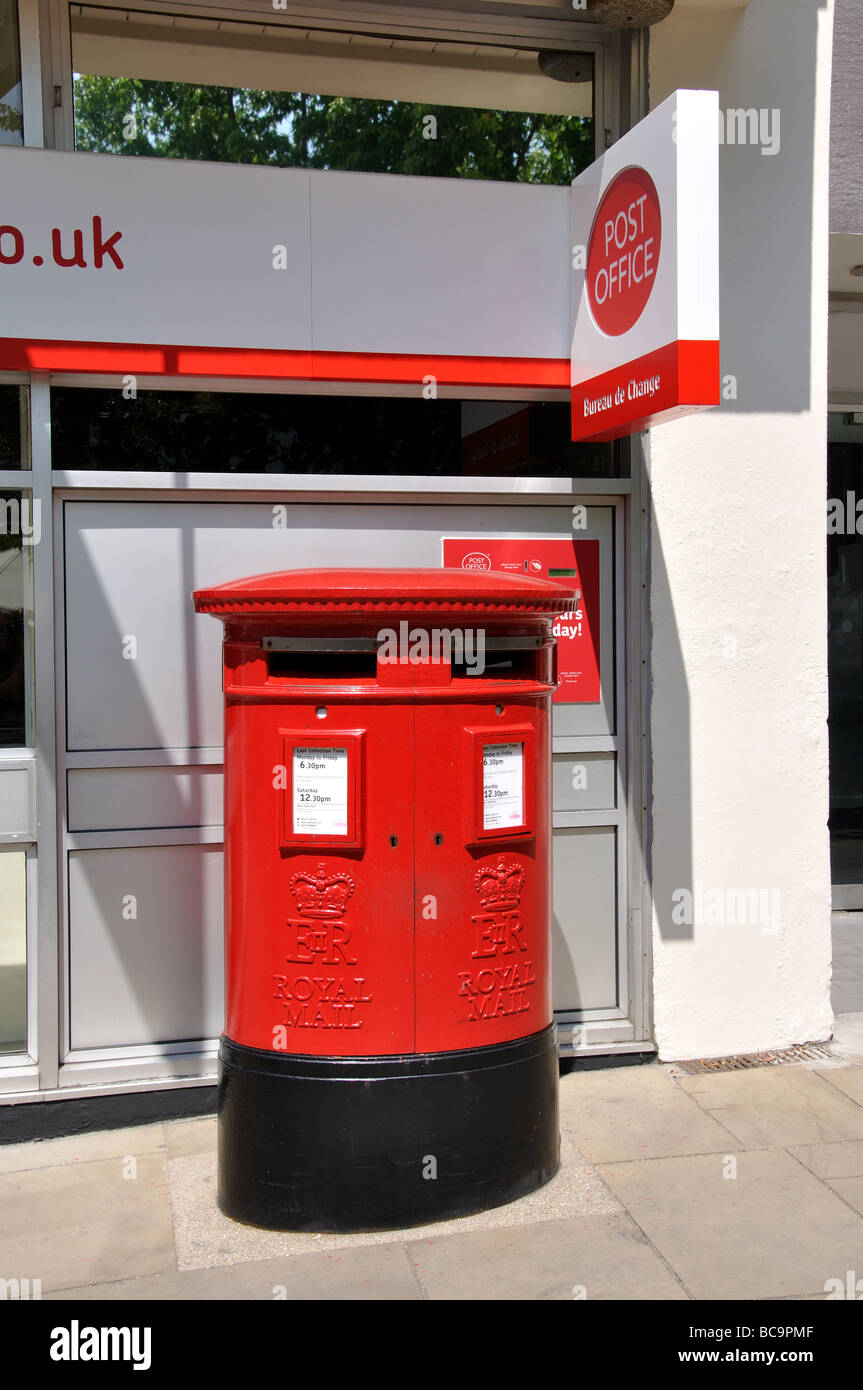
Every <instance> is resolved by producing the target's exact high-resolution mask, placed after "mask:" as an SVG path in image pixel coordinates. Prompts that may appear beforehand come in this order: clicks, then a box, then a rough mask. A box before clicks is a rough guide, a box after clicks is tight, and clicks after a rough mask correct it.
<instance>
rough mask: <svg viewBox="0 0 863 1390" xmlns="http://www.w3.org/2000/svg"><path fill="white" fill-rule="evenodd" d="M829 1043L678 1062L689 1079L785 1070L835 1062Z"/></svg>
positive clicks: (798, 1044) (799, 1045) (802, 1044)
mask: <svg viewBox="0 0 863 1390" xmlns="http://www.w3.org/2000/svg"><path fill="white" fill-rule="evenodd" d="M835 1061H836V1058H835V1056H834V1054H833V1053H832V1052H831V1051H830V1048H829V1046H828V1044H827V1043H796V1044H795V1045H794V1047H784V1048H782V1049H781V1050H780V1051H778V1052H745V1053H743V1054H741V1055H740V1056H739V1057H698V1058H694V1059H693V1060H692V1061H688V1062H675V1063H674V1065H675V1067H676V1068H677V1069H678V1071H681V1072H683V1074H684V1075H685V1076H702V1075H703V1074H704V1073H705V1072H713V1071H745V1070H746V1069H747V1068H749V1067H785V1066H788V1064H789V1063H790V1062H835Z"/></svg>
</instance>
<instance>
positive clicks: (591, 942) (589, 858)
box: [552, 826, 619, 1013]
mask: <svg viewBox="0 0 863 1390" xmlns="http://www.w3.org/2000/svg"><path fill="white" fill-rule="evenodd" d="M616 839H617V832H616V830H615V828H614V827H613V826H599V827H593V828H585V829H580V830H555V832H554V836H553V840H552V862H553V878H554V916H553V923H552V926H553V943H552V993H553V1000H554V1008H555V1010H561V1011H566V1012H568V1013H569V1012H572V1011H573V1010H577V1011H579V1012H582V1011H584V1010H590V1009H614V1008H617V1007H618V1004H619V986H618V974H617V945H616V941H617V863H616Z"/></svg>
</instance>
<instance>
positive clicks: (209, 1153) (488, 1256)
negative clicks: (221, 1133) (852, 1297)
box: [0, 1015, 863, 1300]
mask: <svg viewBox="0 0 863 1390" xmlns="http://www.w3.org/2000/svg"><path fill="white" fill-rule="evenodd" d="M839 1022H841V1028H840V1029H839V1031H838V1035H837V1036H838V1041H837V1043H836V1044H835V1045H834V1046H833V1047H832V1049H831V1054H832V1055H831V1058H830V1060H828V1061H820V1062H817V1063H812V1062H810V1063H802V1064H799V1063H798V1064H794V1065H786V1066H770V1067H763V1068H757V1069H752V1070H745V1071H731V1072H720V1073H716V1074H711V1075H697V1076H691V1075H685V1074H683V1072H682V1071H681V1069H680V1068H677V1067H675V1066H674V1065H670V1066H668V1065H661V1064H659V1063H648V1064H644V1065H639V1066H626V1067H608V1068H602V1069H596V1070H588V1071H583V1070H579V1071H573V1072H571V1073H570V1074H568V1075H565V1076H563V1077H562V1078H561V1132H562V1148H563V1163H562V1167H561V1171H560V1173H559V1174H558V1176H557V1177H556V1178H555V1179H554V1180H553V1181H552V1182H551V1183H549V1184H548V1185H547V1186H546V1187H544V1188H543V1189H542V1190H541V1191H540V1192H537V1193H534V1194H533V1195H532V1196H530V1197H527V1198H524V1199H522V1200H521V1201H519V1202H515V1203H512V1204H511V1205H509V1206H505V1207H499V1208H497V1209H496V1210H494V1211H490V1212H485V1213H483V1214H482V1215H480V1216H474V1217H469V1218H465V1219H462V1220H458V1221H451V1222H443V1223H439V1224H437V1225H430V1226H424V1227H420V1228H414V1229H412V1230H409V1231H388V1232H372V1233H368V1234H363V1235H352V1236H337V1235H312V1234H285V1233H276V1232H270V1231H260V1230H257V1229H255V1228H253V1227H247V1226H241V1225H238V1224H237V1223H235V1222H233V1221H230V1220H228V1219H227V1218H226V1217H224V1216H222V1214H221V1213H220V1212H219V1210H218V1208H217V1206H216V1202H215V1120H214V1119H212V1118H206V1119H192V1120H169V1121H165V1122H159V1123H155V1124H147V1125H142V1126H139V1127H138V1128H131V1129H120V1130H113V1131H105V1132H100V1133H91V1134H87V1135H84V1136H78V1137H74V1138H68V1139H50V1140H44V1141H41V1142H35V1143H25V1144H15V1145H7V1146H5V1147H0V1278H6V1279H13V1278H17V1279H25V1278H29V1279H30V1280H34V1279H39V1280H41V1289H42V1297H43V1299H44V1298H48V1299H50V1298H73V1299H131V1300H135V1299H144V1298H156V1299H272V1298H275V1297H286V1298H288V1299H292V1300H293V1299H298V1300H318V1299H377V1300H403V1299H410V1300H416V1299H480V1300H490V1299H510V1298H514V1299H530V1300H536V1299H539V1300H547V1299H551V1300H569V1299H573V1298H588V1299H637V1300H647V1299H654V1300H655V1299H659V1300H686V1299H696V1300H698V1299H707V1298H721V1299H726V1298H748V1299H823V1298H824V1297H825V1296H826V1291H828V1290H830V1289H831V1288H836V1287H837V1285H836V1284H831V1283H830V1282H829V1281H831V1280H836V1281H841V1283H842V1285H843V1286H847V1285H848V1281H849V1274H850V1273H854V1276H855V1279H856V1278H860V1279H861V1291H863V1015H856V1016H852V1015H846V1016H845V1017H844V1018H843V1019H842V1020H839ZM858 1271H859V1273H858Z"/></svg>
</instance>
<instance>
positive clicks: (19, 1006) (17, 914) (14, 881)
mask: <svg viewBox="0 0 863 1390" xmlns="http://www.w3.org/2000/svg"><path fill="white" fill-rule="evenodd" d="M0 776H2V774H0ZM26 862H27V861H26V855H24V854H23V853H22V852H21V851H20V850H0V1053H3V1052H25V1051H26V1050H27V889H26V876H25V869H26Z"/></svg>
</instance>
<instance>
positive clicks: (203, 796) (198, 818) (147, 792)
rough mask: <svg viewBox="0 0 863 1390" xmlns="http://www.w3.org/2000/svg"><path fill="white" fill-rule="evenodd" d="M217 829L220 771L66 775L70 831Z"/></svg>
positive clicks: (100, 771)
mask: <svg viewBox="0 0 863 1390" xmlns="http://www.w3.org/2000/svg"><path fill="white" fill-rule="evenodd" d="M221 824H222V771H221V768H219V767H215V766H212V765H210V766H205V767H193V768H191V767H190V768H174V767H122V768H121V767H112V768H99V769H95V768H92V769H79V770H75V771H71V772H70V773H69V830H70V831H73V832H74V831H84V830H144V829H157V828H159V829H161V828H162V827H177V826H198V825H218V826H220V825H221Z"/></svg>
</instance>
